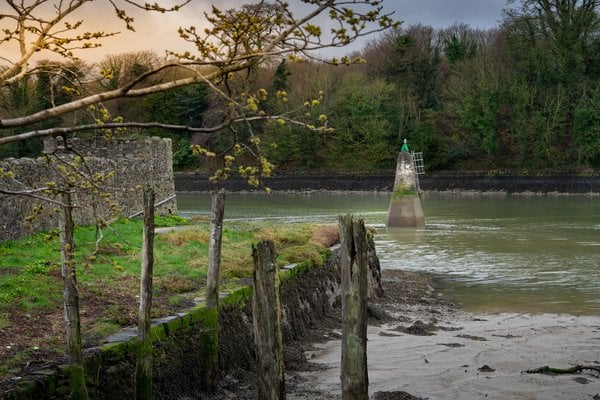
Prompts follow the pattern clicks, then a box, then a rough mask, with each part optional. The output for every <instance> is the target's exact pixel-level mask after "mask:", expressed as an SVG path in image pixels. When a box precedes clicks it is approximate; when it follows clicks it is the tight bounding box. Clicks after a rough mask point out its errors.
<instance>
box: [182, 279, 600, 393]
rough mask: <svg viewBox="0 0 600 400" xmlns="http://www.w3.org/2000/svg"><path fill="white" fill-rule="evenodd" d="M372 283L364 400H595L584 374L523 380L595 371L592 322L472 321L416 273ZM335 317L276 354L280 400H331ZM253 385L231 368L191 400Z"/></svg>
mask: <svg viewBox="0 0 600 400" xmlns="http://www.w3.org/2000/svg"><path fill="white" fill-rule="evenodd" d="M382 283H383V288H384V291H385V294H384V295H383V296H382V297H381V298H379V299H377V300H375V301H373V302H371V303H370V305H369V315H370V318H369V329H368V331H369V341H368V346H367V347H368V360H369V381H370V386H369V392H370V398H371V399H372V400H419V399H429V400H436V399H439V400H446V399H456V400H475V399H481V398H485V399H498V400H500V399H503V400H504V399H509V398H510V399H517V398H518V399H533V400H535V399H538V400H545V399H551V398H560V399H563V400H577V399H584V398H589V399H600V376H599V374H598V373H596V372H594V371H584V372H581V373H577V374H565V375H543V374H527V373H525V371H526V370H528V369H534V368H539V367H542V366H546V365H549V366H551V367H559V368H563V367H564V368H566V367H571V366H574V365H581V364H587V365H590V366H595V367H600V355H599V354H598V352H597V341H598V340H599V339H600V317H585V316H584V317H574V316H569V315H554V314H543V315H529V314H515V313H512V314H472V313H468V312H465V311H464V310H461V309H460V308H458V307H456V306H455V305H453V304H451V303H448V302H446V301H445V300H444V299H443V296H442V295H441V294H440V293H438V292H436V290H434V288H433V287H432V286H431V281H430V280H429V278H428V277H427V276H426V275H422V274H418V273H411V272H404V271H399V270H384V271H383V273H382ZM337 314H338V313H335V312H334V313H333V314H332V315H329V316H328V317H327V318H326V319H325V320H323V322H322V323H320V324H319V325H317V326H315V329H314V331H313V332H312V334H311V335H310V336H309V337H306V338H305V339H303V340H302V341H299V342H294V343H293V346H286V347H285V362H286V389H287V399H288V400H309V399H310V400H314V399H320V400H334V399H336V400H337V399H339V398H341V387H340V383H339V358H340V354H339V348H340V332H341V330H340V326H341V325H340V324H341V321H340V320H339V316H338V315H337ZM255 379H256V377H255V375H254V373H253V372H251V371H244V370H239V369H238V370H234V371H231V373H229V374H228V375H227V376H226V377H224V379H222V381H221V382H220V384H219V387H218V389H217V391H216V392H215V393H213V394H210V395H209V394H199V395H198V396H199V397H194V398H193V399H210V400H225V399H241V400H250V399H255V398H256V393H255V384H254V382H255ZM186 400H192V398H187V399H186Z"/></svg>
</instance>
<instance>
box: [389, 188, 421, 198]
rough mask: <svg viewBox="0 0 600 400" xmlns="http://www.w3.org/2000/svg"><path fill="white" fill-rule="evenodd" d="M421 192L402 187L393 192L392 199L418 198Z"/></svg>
mask: <svg viewBox="0 0 600 400" xmlns="http://www.w3.org/2000/svg"><path fill="white" fill-rule="evenodd" d="M418 195H419V192H418V191H417V190H416V189H412V188H409V187H407V186H405V185H400V186H399V187H398V188H396V190H394V191H393V192H392V199H398V198H401V197H405V196H418Z"/></svg>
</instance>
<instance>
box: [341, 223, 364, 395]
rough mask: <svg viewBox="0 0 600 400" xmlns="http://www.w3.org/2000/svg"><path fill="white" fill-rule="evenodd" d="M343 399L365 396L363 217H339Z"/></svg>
mask: <svg viewBox="0 0 600 400" xmlns="http://www.w3.org/2000/svg"><path fill="white" fill-rule="evenodd" d="M339 224H340V244H341V249H340V268H341V277H342V284H341V292H342V293H341V294H342V363H341V380H342V399H343V400H368V399H369V376H368V373H367V271H368V265H367V241H366V232H365V225H364V221H363V220H362V219H359V220H357V221H356V222H354V221H353V218H352V216H351V215H346V216H345V217H340V222H339Z"/></svg>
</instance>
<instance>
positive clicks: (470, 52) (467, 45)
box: [444, 34, 477, 64]
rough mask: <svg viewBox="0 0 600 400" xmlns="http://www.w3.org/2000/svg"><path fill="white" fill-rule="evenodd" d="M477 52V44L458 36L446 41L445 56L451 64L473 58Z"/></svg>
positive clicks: (452, 36) (455, 35)
mask: <svg viewBox="0 0 600 400" xmlns="http://www.w3.org/2000/svg"><path fill="white" fill-rule="evenodd" d="M476 52H477V44H476V43H474V42H473V41H471V40H469V39H467V38H464V37H462V38H461V37H459V36H458V35H457V34H452V35H451V36H450V38H448V39H445V40H444V54H445V55H446V57H447V59H448V62H449V63H450V64H454V63H457V62H459V61H462V60H466V59H469V58H472V57H473V56H475V54H476Z"/></svg>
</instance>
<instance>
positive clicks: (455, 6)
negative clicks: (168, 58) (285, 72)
mask: <svg viewBox="0 0 600 400" xmlns="http://www.w3.org/2000/svg"><path fill="white" fill-rule="evenodd" d="M252 2H253V1H252V0H216V1H215V0H191V3H190V4H188V5H187V6H185V7H184V8H183V9H182V10H181V11H180V12H177V13H169V14H157V13H148V12H134V13H132V16H134V18H135V22H134V25H135V27H136V32H135V33H132V32H129V31H126V30H125V29H124V27H123V26H122V24H121V25H119V24H118V23H117V24H115V21H116V18H115V16H114V11H113V10H112V9H109V8H107V7H106V4H107V3H108V2H107V1H101V2H93V3H90V5H91V6H90V7H87V8H85V9H84V10H83V11H82V12H81V13H80V14H79V15H78V17H79V18H81V19H84V20H85V24H84V26H85V27H86V29H87V30H103V31H111V30H112V31H120V32H121V33H120V34H119V35H117V36H115V37H112V38H108V39H105V40H103V42H102V43H103V45H102V47H101V48H99V49H93V50H86V51H85V52H80V53H78V55H79V57H80V58H82V59H85V60H88V61H92V62H94V61H99V60H100V59H102V58H103V57H104V56H105V55H106V54H118V53H123V52H129V51H138V50H153V51H155V52H156V53H157V54H159V55H162V54H164V51H165V50H166V49H171V50H175V51H184V50H186V49H187V50H191V48H190V47H187V46H188V45H187V44H185V43H184V42H183V41H182V40H181V39H180V38H179V37H178V34H177V29H178V28H179V27H180V26H183V27H189V26H191V25H194V26H196V27H197V28H202V29H203V28H204V27H205V25H204V24H205V22H204V21H205V19H204V12H205V11H208V10H210V7H211V5H212V4H214V5H216V6H217V7H219V8H220V9H229V8H233V7H236V6H239V5H241V4H247V3H252ZM160 3H161V4H166V5H169V4H176V3H177V1H175V0H162V1H161V2H160ZM288 3H289V4H290V6H291V7H292V9H293V10H297V12H298V13H297V14H296V15H297V16H300V15H301V11H302V10H303V9H305V8H304V7H305V5H304V6H303V4H302V2H301V1H300V0H288ZM102 4H104V6H101V5H102ZM6 7H7V6H6V3H4V2H3V1H1V0H0V11H4V10H5V8H6ZM383 7H384V10H385V11H386V12H392V11H393V12H394V15H393V18H394V19H396V20H401V21H403V26H405V27H407V26H410V25H412V24H417V23H421V24H423V25H431V26H433V27H434V28H445V27H448V26H451V25H453V24H454V23H466V24H468V25H469V26H471V27H473V28H481V29H487V28H492V27H494V26H496V25H498V22H499V20H500V19H501V15H502V9H503V8H505V7H506V0H383ZM326 21H327V19H326V18H325V19H323V20H322V22H321V23H322V24H326ZM0 28H2V24H0ZM368 40H369V39H365V40H363V41H361V42H359V43H357V44H355V45H354V46H352V47H350V48H346V49H343V50H337V52H338V53H337V54H332V55H333V56H340V55H343V54H345V53H348V52H350V51H354V50H359V49H360V48H362V46H364V45H365V44H366V42H367V41H368ZM12 51H14V49H9V48H7V47H6V46H2V48H0V57H10V55H11V52H12Z"/></svg>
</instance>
